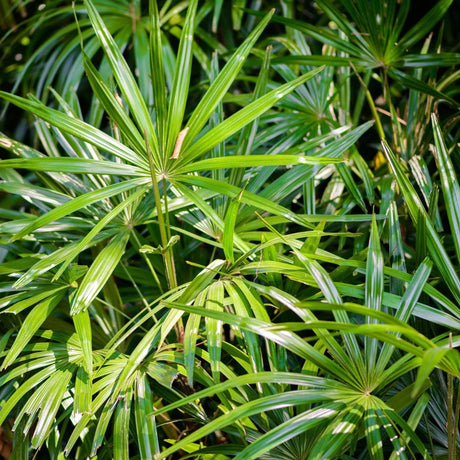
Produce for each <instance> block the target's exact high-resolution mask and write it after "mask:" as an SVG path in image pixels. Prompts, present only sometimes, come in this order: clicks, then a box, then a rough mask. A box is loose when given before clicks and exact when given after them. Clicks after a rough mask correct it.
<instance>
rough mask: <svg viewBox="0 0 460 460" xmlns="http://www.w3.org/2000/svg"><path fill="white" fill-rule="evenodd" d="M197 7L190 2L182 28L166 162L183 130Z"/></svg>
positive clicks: (168, 128)
mask: <svg viewBox="0 0 460 460" xmlns="http://www.w3.org/2000/svg"><path fill="white" fill-rule="evenodd" d="M197 5H198V0H190V2H189V5H188V9H187V16H186V18H185V22H184V25H183V27H182V33H181V37H180V42H179V51H178V52H177V58H176V65H175V68H174V82H173V86H172V89H171V95H170V98H169V106H168V121H167V124H166V129H167V138H166V139H167V141H166V151H165V152H163V154H164V155H165V157H164V158H163V161H166V159H167V158H169V157H170V156H171V155H172V153H173V149H174V145H175V144H176V140H177V136H178V134H179V132H180V131H181V130H182V120H183V118H184V112H185V105H186V103H187V96H188V93H189V86H190V74H191V71H192V45H193V36H194V31H195V16H196V9H197ZM155 70H156V69H155Z"/></svg>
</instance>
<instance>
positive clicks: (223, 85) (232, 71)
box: [183, 9, 275, 149]
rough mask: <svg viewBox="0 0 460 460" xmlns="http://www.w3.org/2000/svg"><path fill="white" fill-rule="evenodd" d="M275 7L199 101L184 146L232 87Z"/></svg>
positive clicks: (191, 118)
mask: <svg viewBox="0 0 460 460" xmlns="http://www.w3.org/2000/svg"><path fill="white" fill-rule="evenodd" d="M274 11H275V10H274V9H273V10H271V11H270V12H269V13H268V14H267V15H266V16H265V17H264V18H263V19H262V21H260V23H259V24H258V25H257V26H256V27H255V28H254V29H253V30H252V31H251V33H250V34H249V35H248V37H247V38H246V40H245V41H244V42H243V44H242V45H240V47H239V48H238V49H237V50H236V51H235V52H234V53H233V54H232V56H231V57H230V59H228V61H227V63H226V64H225V67H224V68H223V69H222V70H221V71H220V72H219V74H218V75H217V78H216V79H215V80H214V81H213V82H212V84H211V86H210V87H209V89H208V90H207V91H206V93H205V95H204V96H203V98H202V99H201V100H200V102H199V103H198V105H197V107H196V108H195V110H194V111H193V113H192V115H191V116H190V119H189V121H188V122H187V125H188V126H189V127H190V131H189V132H188V135H187V138H186V140H185V141H184V146H183V148H184V149H186V148H187V147H188V145H189V144H190V143H191V142H192V141H193V140H194V139H195V137H196V136H197V135H198V134H199V132H200V131H201V129H202V128H203V126H204V125H205V123H206V122H207V120H208V119H209V117H210V116H211V114H212V113H213V111H214V110H215V108H216V107H217V105H218V103H219V101H221V100H222V98H223V97H224V96H225V94H226V92H227V91H228V89H229V88H230V85H231V84H232V82H233V81H234V80H235V78H236V77H237V75H238V74H239V72H240V70H241V68H242V67H243V64H244V62H245V61H246V59H247V57H248V56H249V53H250V51H251V49H252V47H253V46H254V45H255V43H256V41H257V39H258V38H259V37H260V34H261V33H262V32H263V30H264V29H265V27H266V26H267V24H268V23H269V21H270V19H271V17H272V15H273V13H274Z"/></svg>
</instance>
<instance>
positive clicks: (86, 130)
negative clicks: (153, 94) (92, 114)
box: [0, 91, 148, 168]
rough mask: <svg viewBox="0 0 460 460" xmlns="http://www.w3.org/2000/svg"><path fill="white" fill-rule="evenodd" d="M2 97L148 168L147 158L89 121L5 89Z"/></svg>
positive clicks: (103, 148) (95, 144) (68, 131)
mask: <svg viewBox="0 0 460 460" xmlns="http://www.w3.org/2000/svg"><path fill="white" fill-rule="evenodd" d="M0 97H2V98H3V99H5V100H7V101H9V102H11V103H13V104H14V105H16V106H18V107H20V108H22V109H24V110H27V111H28V112H31V113H33V114H34V115H37V116H38V117H40V118H41V119H43V120H44V121H46V122H48V123H50V124H51V125H52V126H56V128H59V129H61V130H62V131H65V132H67V133H69V134H71V135H72V136H75V137H78V138H79V139H82V140H83V141H85V142H88V143H89V144H92V145H94V146H95V147H97V148H98V149H100V150H104V151H106V152H108V153H111V154H112V155H114V156H116V157H117V158H120V159H122V160H125V161H127V162H128V163H132V164H134V165H136V166H139V165H141V166H142V167H143V168H148V164H147V161H146V160H145V158H142V157H139V155H137V154H136V153H135V152H134V151H133V150H131V149H130V148H128V147H126V146H125V145H123V144H122V143H120V142H118V141H117V140H115V139H114V138H113V137H111V136H109V135H107V134H105V133H104V132H102V131H101V130H99V129H97V128H95V127H93V126H91V125H90V124H88V123H85V122H83V121H81V120H78V119H77V118H74V117H71V116H69V115H66V114H64V113H62V112H60V111H58V110H55V109H51V108H50V107H46V106H45V105H43V104H42V103H41V102H37V101H30V100H28V99H24V98H22V97H19V96H15V95H13V94H8V93H5V92H4V91H0Z"/></svg>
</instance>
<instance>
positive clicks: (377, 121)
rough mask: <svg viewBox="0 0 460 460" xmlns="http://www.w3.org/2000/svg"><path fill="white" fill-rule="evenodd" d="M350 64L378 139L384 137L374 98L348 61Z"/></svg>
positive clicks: (351, 64)
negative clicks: (364, 96)
mask: <svg viewBox="0 0 460 460" xmlns="http://www.w3.org/2000/svg"><path fill="white" fill-rule="evenodd" d="M350 66H351V67H352V68H353V70H354V72H355V75H356V76H357V77H358V80H359V82H360V83H361V86H362V88H363V91H364V94H365V95H366V99H367V102H368V103H369V107H370V109H371V112H372V116H373V117H374V120H375V128H376V129H377V132H378V134H379V136H380V139H385V132H384V131H383V126H382V122H381V121H380V117H379V113H378V112H377V109H376V108H375V104H374V100H373V99H372V95H371V93H370V91H369V90H368V89H367V86H366V84H365V83H364V81H363V79H362V78H361V75H359V73H358V71H357V70H356V67H355V66H354V65H353V63H352V62H350Z"/></svg>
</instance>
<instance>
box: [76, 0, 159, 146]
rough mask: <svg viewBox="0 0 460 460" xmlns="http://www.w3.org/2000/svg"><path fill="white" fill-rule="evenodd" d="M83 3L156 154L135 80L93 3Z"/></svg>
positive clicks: (154, 142)
mask: <svg viewBox="0 0 460 460" xmlns="http://www.w3.org/2000/svg"><path fill="white" fill-rule="evenodd" d="M84 3H85V6H86V8H87V11H88V15H89V18H90V20H91V23H92V26H93V28H94V31H95V32H96V36H97V38H98V40H99V43H100V45H101V48H102V49H103V50H104V53H105V55H106V56H107V59H108V61H109V63H110V67H111V69H112V72H113V75H114V77H115V80H116V81H117V83H118V86H119V88H120V91H121V92H122V93H123V95H124V97H125V99H126V102H127V104H128V107H129V109H130V112H131V113H132V115H133V117H134V118H135V120H136V122H137V125H138V127H139V130H140V132H141V133H144V132H145V133H146V135H147V138H148V140H149V145H150V146H151V147H152V149H153V152H154V154H157V155H158V140H157V138H156V135H155V131H154V128H153V123H152V120H151V118H150V114H149V111H148V109H147V106H146V104H145V102H144V99H143V97H142V95H141V93H140V91H139V88H138V86H137V83H136V80H135V79H134V77H133V75H132V73H131V71H130V69H129V66H128V64H127V63H126V61H125V59H124V57H123V55H122V54H121V52H120V50H119V49H118V46H117V44H116V43H115V41H114V39H113V38H112V36H111V35H110V33H109V31H108V29H107V26H106V25H105V24H104V22H103V20H102V18H101V16H100V15H99V13H98V12H97V9H96V7H95V6H94V4H93V3H92V2H91V0H84Z"/></svg>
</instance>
